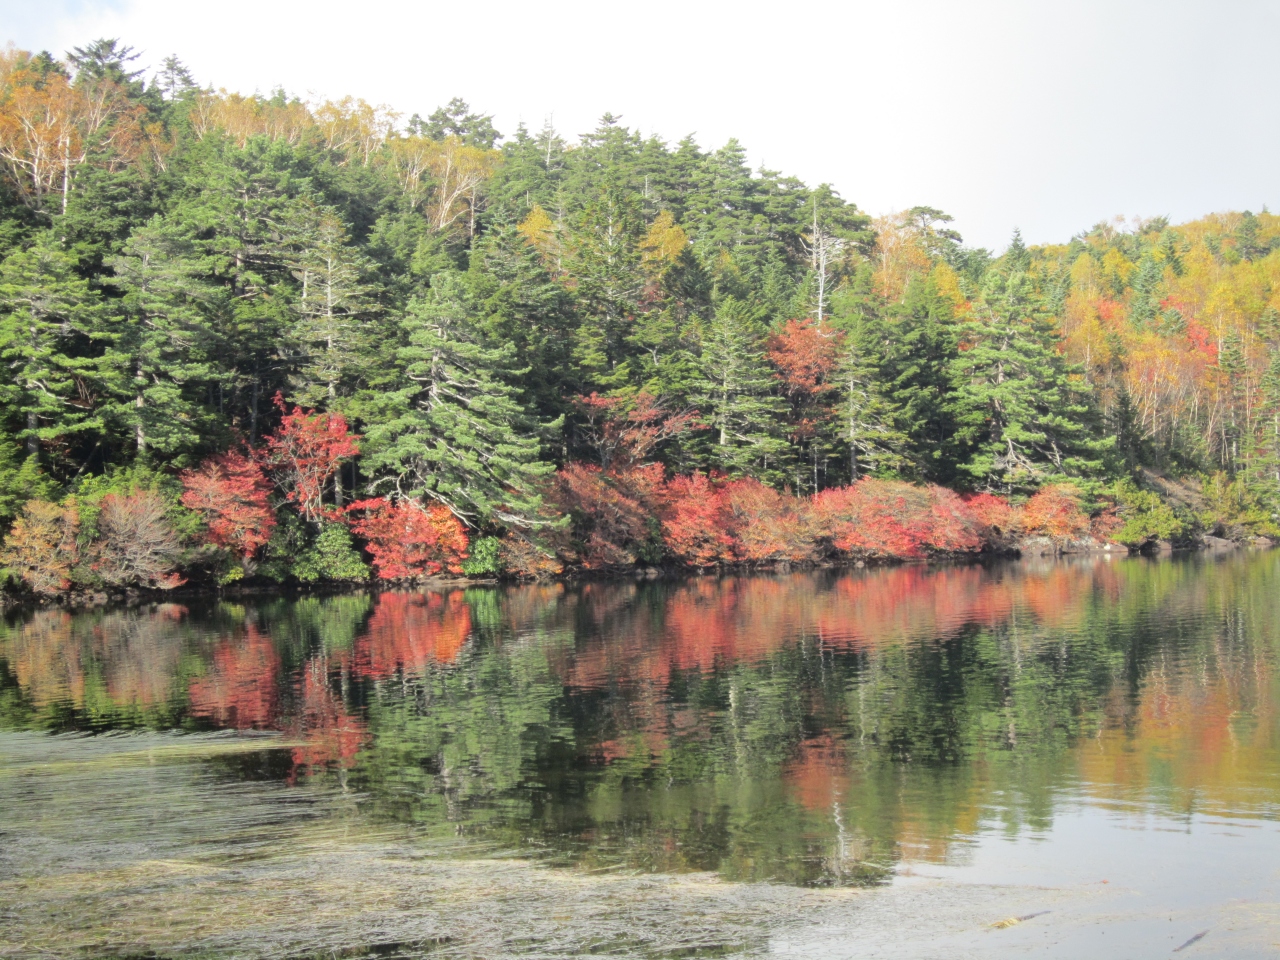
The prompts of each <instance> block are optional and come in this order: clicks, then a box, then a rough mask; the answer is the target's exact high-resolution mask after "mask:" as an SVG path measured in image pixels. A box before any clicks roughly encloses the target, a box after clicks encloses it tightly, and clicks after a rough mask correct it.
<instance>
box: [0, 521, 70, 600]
mask: <svg viewBox="0 0 1280 960" xmlns="http://www.w3.org/2000/svg"><path fill="white" fill-rule="evenodd" d="M79 531H80V514H79V512H78V511H77V510H76V508H75V505H74V504H72V505H71V506H66V507H62V506H59V505H58V504H56V503H49V502H48V501H46V500H29V501H28V502H27V503H26V504H25V505H24V506H23V508H22V515H21V516H20V517H18V519H17V520H15V521H14V523H13V528H12V529H11V530H10V531H9V536H8V537H7V538H6V540H5V542H4V549H3V550H0V566H5V567H9V568H11V569H13V570H14V571H15V572H17V574H18V576H20V577H22V580H23V582H24V583H26V585H27V586H28V587H30V588H31V589H32V590H34V591H35V592H36V593H40V594H53V593H57V592H58V591H60V590H66V589H67V588H68V587H69V586H71V580H70V577H71V568H72V567H74V566H75V565H76V563H77V562H78V561H79V559H80V549H79V547H78V546H77V544H76V534H77V533H79Z"/></svg>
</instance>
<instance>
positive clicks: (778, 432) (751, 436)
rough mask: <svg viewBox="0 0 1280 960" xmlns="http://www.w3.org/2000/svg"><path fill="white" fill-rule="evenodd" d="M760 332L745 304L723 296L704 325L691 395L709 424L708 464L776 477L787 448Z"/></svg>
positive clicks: (776, 479)
mask: <svg viewBox="0 0 1280 960" xmlns="http://www.w3.org/2000/svg"><path fill="white" fill-rule="evenodd" d="M764 335H765V330H764V327H763V325H762V324H761V323H760V321H759V319H758V317H757V312H756V311H755V310H753V309H752V308H751V307H750V306H749V305H748V304H745V303H742V302H741V301H739V300H735V299H733V298H727V299H725V300H724V301H722V302H721V303H720V305H719V306H718V307H717V308H716V312H715V316H714V317H712V319H711V320H710V321H708V322H707V323H706V325H705V328H704V330H703V334H702V349H701V359H700V362H699V379H698V383H697V387H696V392H695V394H694V397H693V400H694V402H695V403H696V404H697V406H698V409H699V411H700V412H701V413H702V419H703V421H704V422H705V423H706V424H707V425H708V426H709V427H710V428H711V429H710V430H709V431H707V434H706V440H705V442H706V444H707V445H708V446H707V449H706V452H705V455H706V458H707V462H708V466H710V467H712V468H714V469H717V470H722V471H724V472H725V473H727V474H730V475H731V476H743V475H748V476H756V477H762V478H767V479H768V480H770V481H772V482H780V481H781V480H782V479H784V478H785V476H786V468H787V463H786V456H787V452H788V450H789V445H788V443H787V441H786V438H785V436H784V432H783V429H782V423H781V421H782V417H783V414H784V411H785V404H784V403H783V401H782V399H781V398H780V397H779V396H778V395H777V394H776V393H775V391H774V386H775V379H774V376H773V371H772V370H771V369H770V367H769V362H768V360H767V359H766V357H765V343H764Z"/></svg>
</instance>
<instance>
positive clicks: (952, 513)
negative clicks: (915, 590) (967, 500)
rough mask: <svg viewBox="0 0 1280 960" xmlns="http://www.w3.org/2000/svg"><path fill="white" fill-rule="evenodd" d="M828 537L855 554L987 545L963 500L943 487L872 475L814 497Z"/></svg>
mask: <svg viewBox="0 0 1280 960" xmlns="http://www.w3.org/2000/svg"><path fill="white" fill-rule="evenodd" d="M814 514H815V519H816V521H817V524H818V528H819V530H820V531H821V533H822V536H823V538H825V539H826V540H828V541H829V542H830V544H831V546H832V547H834V548H835V549H836V550H837V551H839V552H841V553H845V554H848V555H849V556H851V557H868V558H903V559H912V558H916V557H922V556H924V555H926V554H928V553H938V552H945V553H955V552H971V551H975V550H977V549H978V548H979V547H980V546H981V541H980V540H979V538H978V535H977V532H976V524H975V523H974V521H973V517H972V515H971V514H969V513H968V511H966V510H965V507H964V503H963V501H961V500H960V498H959V497H958V496H957V495H956V494H955V493H953V492H951V491H950V490H944V489H943V488H941V487H916V486H912V485H911V484H908V483H901V482H898V481H894V480H876V479H873V478H870V477H868V478H866V479H863V480H860V481H858V482H857V483H855V484H853V485H851V486H848V487H840V488H836V489H831V490H824V491H822V492H821V493H819V494H818V495H817V496H815V497H814Z"/></svg>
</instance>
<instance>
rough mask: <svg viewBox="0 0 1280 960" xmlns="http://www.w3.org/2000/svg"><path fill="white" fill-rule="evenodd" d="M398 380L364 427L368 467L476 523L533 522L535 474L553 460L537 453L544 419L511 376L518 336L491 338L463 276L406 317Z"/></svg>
mask: <svg viewBox="0 0 1280 960" xmlns="http://www.w3.org/2000/svg"><path fill="white" fill-rule="evenodd" d="M401 326H402V328H403V333H404V337H405V340H406V345H405V346H404V347H402V348H401V349H400V350H399V351H398V354H397V358H398V365H399V369H400V383H401V385H400V387H399V389H398V390H396V391H394V392H393V393H391V394H389V395H388V396H387V397H385V398H384V400H383V401H382V403H381V404H377V405H375V406H374V410H376V414H377V419H376V422H374V423H372V424H371V426H370V427H369V429H368V430H367V432H366V434H365V442H366V447H365V449H366V451H367V456H366V458H365V468H366V469H368V470H372V471H375V472H382V473H383V474H384V475H385V476H386V477H387V478H388V482H389V484H390V485H392V486H393V487H394V488H395V490H396V492H397V493H399V494H400V495H402V496H411V497H427V498H430V499H434V500H437V501H439V502H440V503H443V504H444V505H446V506H447V507H449V509H451V510H452V511H453V512H454V513H455V514H457V515H458V516H460V517H463V518H465V519H466V520H467V521H468V522H470V523H480V522H489V521H496V522H501V523H510V524H516V525H521V524H530V523H533V522H535V519H536V517H537V514H538V507H539V504H540V502H541V501H540V498H539V496H538V493H537V488H538V485H539V482H540V481H541V479H542V478H543V477H545V476H546V475H547V474H548V473H550V472H551V470H552V469H553V468H552V466H551V465H550V464H548V463H545V462H543V461H542V459H541V442H540V436H541V435H547V436H550V435H553V434H554V433H555V432H556V431H558V430H559V429H560V426H561V422H560V421H558V420H557V421H554V422H552V423H542V424H540V423H538V422H537V421H536V420H535V419H534V418H533V417H532V416H530V415H529V413H528V412H527V410H526V409H525V408H524V406H523V405H522V404H521V403H520V401H519V391H518V390H517V388H516V387H514V386H512V385H511V382H510V381H511V380H512V379H514V378H518V377H520V376H522V375H524V374H525V373H526V372H527V371H526V370H524V369H522V368H519V367H517V366H516V351H515V348H514V346H513V345H512V344H510V343H507V344H492V343H488V342H486V340H485V338H484V337H483V336H482V335H481V333H480V331H479V330H478V329H477V325H476V322H475V311H474V307H473V305H472V304H471V303H470V301H469V298H468V296H467V293H466V290H465V288H464V286H463V284H462V282H461V280H460V279H459V278H458V277H456V276H450V275H447V274H442V275H438V276H436V277H433V278H432V289H431V292H430V293H429V294H428V296H427V297H426V298H424V299H421V300H415V301H414V302H412V303H411V304H410V305H409V308H408V310H407V312H406V314H405V316H404V318H403V320H402V321H401Z"/></svg>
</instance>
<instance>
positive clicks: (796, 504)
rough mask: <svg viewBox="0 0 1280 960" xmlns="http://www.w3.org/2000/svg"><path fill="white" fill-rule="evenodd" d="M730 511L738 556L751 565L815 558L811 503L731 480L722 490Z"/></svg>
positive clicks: (754, 483)
mask: <svg viewBox="0 0 1280 960" xmlns="http://www.w3.org/2000/svg"><path fill="white" fill-rule="evenodd" d="M718 495H719V497H720V498H721V499H722V500H723V502H724V505H725V507H726V508H727V509H728V512H729V516H730V517H731V518H732V519H731V522H730V530H729V531H728V532H730V533H732V534H733V536H734V537H735V539H736V544H735V555H736V556H737V557H738V558H739V559H741V560H746V561H748V562H753V563H760V562H768V561H778V560H785V561H790V562H803V561H805V560H812V559H813V558H814V554H815V550H814V533H815V531H814V527H813V511H812V510H811V509H810V506H811V504H810V501H808V500H801V499H799V498H798V497H793V496H791V495H790V494H782V493H779V492H778V491H777V490H774V489H773V488H772V487H767V486H765V485H764V484H763V483H761V482H760V481H759V480H751V479H743V480H731V481H729V482H728V483H725V484H724V485H723V486H722V487H721V488H720V490H719V493H718Z"/></svg>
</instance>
